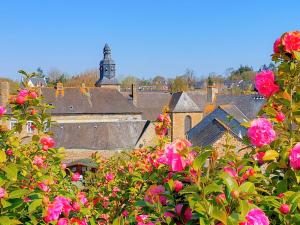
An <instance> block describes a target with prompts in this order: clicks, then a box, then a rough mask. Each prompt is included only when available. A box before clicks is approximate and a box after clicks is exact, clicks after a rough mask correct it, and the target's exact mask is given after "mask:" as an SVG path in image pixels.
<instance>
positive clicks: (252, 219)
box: [244, 208, 270, 225]
mask: <svg viewBox="0 0 300 225" xmlns="http://www.w3.org/2000/svg"><path fill="white" fill-rule="evenodd" d="M246 220H247V222H244V225H269V224H270V222H269V219H268V217H267V216H266V214H265V213H264V212H263V211H262V210H261V209H258V208H256V209H251V210H250V211H249V212H248V214H247V215H246Z"/></svg>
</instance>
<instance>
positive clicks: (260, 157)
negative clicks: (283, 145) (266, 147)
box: [254, 152, 266, 164]
mask: <svg viewBox="0 0 300 225" xmlns="http://www.w3.org/2000/svg"><path fill="white" fill-rule="evenodd" d="M265 154H266V153H265V152H258V153H256V155H255V157H254V158H255V160H257V161H258V163H259V164H263V163H264V160H263V157H264V156H265Z"/></svg>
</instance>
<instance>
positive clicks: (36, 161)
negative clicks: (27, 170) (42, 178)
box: [33, 155, 45, 167]
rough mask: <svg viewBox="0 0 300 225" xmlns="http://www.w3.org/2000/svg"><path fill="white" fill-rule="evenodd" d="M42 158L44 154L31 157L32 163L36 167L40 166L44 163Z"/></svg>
mask: <svg viewBox="0 0 300 225" xmlns="http://www.w3.org/2000/svg"><path fill="white" fill-rule="evenodd" d="M44 160H45V157H44V156H40V155H36V156H34V158H33V164H34V165H36V166H38V167H42V166H43V165H44Z"/></svg>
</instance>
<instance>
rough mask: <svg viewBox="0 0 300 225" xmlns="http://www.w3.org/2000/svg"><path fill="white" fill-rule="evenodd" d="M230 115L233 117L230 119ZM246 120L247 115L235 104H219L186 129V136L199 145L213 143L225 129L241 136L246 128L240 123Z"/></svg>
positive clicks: (204, 145) (203, 145) (245, 131)
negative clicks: (188, 129) (189, 128)
mask: <svg viewBox="0 0 300 225" xmlns="http://www.w3.org/2000/svg"><path fill="white" fill-rule="evenodd" d="M230 116H232V117H233V118H232V119H230V118H229V117H230ZM247 121H248V119H247V117H245V115H244V114H243V113H242V112H240V110H239V109H238V108H236V106H233V105H231V106H230V105H223V106H219V107H217V108H216V109H215V110H214V111H213V112H211V113H210V114H209V115H207V116H206V117H204V118H203V120H201V121H200V122H199V123H198V124H197V125H196V126H194V127H193V128H192V129H191V130H190V131H188V133H187V138H188V140H190V141H191V143H192V144H193V145H194V146H201V147H206V146H208V145H211V144H212V143H214V142H215V141H216V140H218V138H219V137H220V136H221V135H222V134H223V133H224V132H225V131H226V130H227V131H229V132H231V133H232V134H233V135H235V136H236V137H238V138H242V137H243V136H245V135H246V133H247V129H246V128H245V127H244V126H242V125H241V123H242V122H247Z"/></svg>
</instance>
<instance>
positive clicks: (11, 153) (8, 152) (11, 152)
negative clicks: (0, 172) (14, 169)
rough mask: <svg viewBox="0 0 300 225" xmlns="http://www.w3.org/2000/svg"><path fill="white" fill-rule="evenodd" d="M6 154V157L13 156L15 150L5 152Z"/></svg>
mask: <svg viewBox="0 0 300 225" xmlns="http://www.w3.org/2000/svg"><path fill="white" fill-rule="evenodd" d="M5 153H6V155H13V150H12V149H10V148H9V149H7V150H6V151H5Z"/></svg>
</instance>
